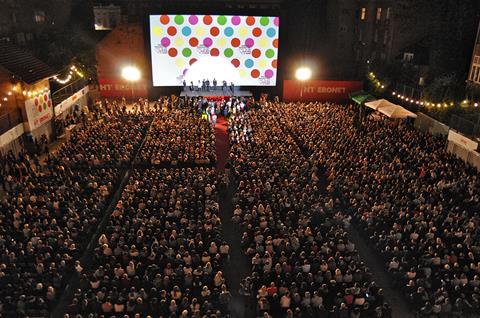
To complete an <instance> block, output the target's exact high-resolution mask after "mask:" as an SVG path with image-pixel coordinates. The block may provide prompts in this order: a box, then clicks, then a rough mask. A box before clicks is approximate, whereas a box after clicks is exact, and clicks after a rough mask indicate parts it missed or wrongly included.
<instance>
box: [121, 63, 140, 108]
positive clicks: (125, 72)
mask: <svg viewBox="0 0 480 318" xmlns="http://www.w3.org/2000/svg"><path fill="white" fill-rule="evenodd" d="M122 77H123V78H124V79H126V80H127V81H128V82H129V83H130V88H131V90H132V101H133V100H134V94H133V82H137V81H138V80H139V79H140V77H141V73H140V70H139V69H138V67H136V66H133V65H129V66H125V67H124V68H123V69H122Z"/></svg>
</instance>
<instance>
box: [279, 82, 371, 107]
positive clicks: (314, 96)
mask: <svg viewBox="0 0 480 318" xmlns="http://www.w3.org/2000/svg"><path fill="white" fill-rule="evenodd" d="M362 88H363V83H362V82H358V81H316V80H313V81H305V82H301V81H297V80H285V81H283V100H284V101H287V102H291V101H328V102H346V101H348V94H349V93H352V92H355V91H358V90H361V89H362Z"/></svg>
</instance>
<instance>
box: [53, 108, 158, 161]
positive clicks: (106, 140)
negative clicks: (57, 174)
mask: <svg viewBox="0 0 480 318" xmlns="http://www.w3.org/2000/svg"><path fill="white" fill-rule="evenodd" d="M152 118H153V113H133V112H128V111H126V110H121V109H119V110H117V111H115V112H104V113H102V116H100V117H99V119H98V120H94V121H88V122H85V123H84V124H83V128H82V129H77V130H74V131H73V132H72V135H71V137H70V140H69V142H68V143H65V144H63V145H62V146H61V147H60V149H59V150H58V154H57V155H56V156H55V159H58V160H60V162H61V163H62V164H64V165H74V166H76V167H79V166H95V167H99V166H110V165H114V166H118V165H121V164H125V163H128V162H129V161H130V160H131V159H132V158H133V155H134V154H135V153H136V151H137V150H138V147H140V145H141V141H142V140H143V138H144V136H145V134H146V132H147V130H148V127H149V125H150V122H151V121H152Z"/></svg>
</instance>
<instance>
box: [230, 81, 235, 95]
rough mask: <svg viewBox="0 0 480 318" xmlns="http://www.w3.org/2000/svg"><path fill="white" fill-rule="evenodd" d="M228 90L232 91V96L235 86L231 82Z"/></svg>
mask: <svg viewBox="0 0 480 318" xmlns="http://www.w3.org/2000/svg"><path fill="white" fill-rule="evenodd" d="M230 89H231V90H232V94H234V93H235V85H234V84H233V82H232V83H231V84H230Z"/></svg>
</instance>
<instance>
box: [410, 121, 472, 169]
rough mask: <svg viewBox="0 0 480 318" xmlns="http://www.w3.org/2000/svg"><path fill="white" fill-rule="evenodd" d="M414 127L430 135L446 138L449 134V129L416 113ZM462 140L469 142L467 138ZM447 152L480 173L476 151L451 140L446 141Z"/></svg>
mask: <svg viewBox="0 0 480 318" xmlns="http://www.w3.org/2000/svg"><path fill="white" fill-rule="evenodd" d="M414 126H415V127H416V128H417V129H418V130H421V131H424V132H429V133H430V134H432V135H434V136H437V135H440V136H443V137H445V138H447V137H448V135H449V132H450V127H449V126H447V125H445V124H443V123H441V122H439V121H437V120H435V119H433V118H431V117H429V116H427V115H425V114H423V113H421V112H418V113H417V118H416V119H415V123H414ZM463 138H464V139H467V140H469V139H468V138H467V137H464V136H463ZM447 151H448V152H449V153H451V154H453V155H455V156H456V157H457V158H460V159H461V160H463V161H464V162H465V163H468V164H470V165H471V166H473V167H475V168H476V169H477V171H479V172H480V154H479V153H478V152H477V151H474V150H470V149H468V148H467V147H466V146H465V145H462V144H460V143H458V142H455V141H453V140H447Z"/></svg>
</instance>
